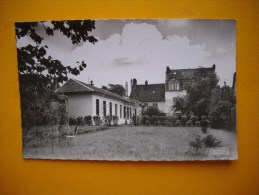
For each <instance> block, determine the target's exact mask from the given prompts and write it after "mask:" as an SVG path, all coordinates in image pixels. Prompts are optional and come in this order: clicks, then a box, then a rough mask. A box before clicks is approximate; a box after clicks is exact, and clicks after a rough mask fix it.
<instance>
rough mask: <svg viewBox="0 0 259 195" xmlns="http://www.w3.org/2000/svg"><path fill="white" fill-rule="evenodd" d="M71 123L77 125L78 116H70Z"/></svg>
mask: <svg viewBox="0 0 259 195" xmlns="http://www.w3.org/2000/svg"><path fill="white" fill-rule="evenodd" d="M69 125H77V121H76V118H73V117H69Z"/></svg>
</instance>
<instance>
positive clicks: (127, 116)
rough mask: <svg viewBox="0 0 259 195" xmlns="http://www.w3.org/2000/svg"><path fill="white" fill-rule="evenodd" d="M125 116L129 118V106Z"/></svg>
mask: <svg viewBox="0 0 259 195" xmlns="http://www.w3.org/2000/svg"><path fill="white" fill-rule="evenodd" d="M127 118H129V107H127Z"/></svg>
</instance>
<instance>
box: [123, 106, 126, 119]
mask: <svg viewBox="0 0 259 195" xmlns="http://www.w3.org/2000/svg"><path fill="white" fill-rule="evenodd" d="M123 118H126V107H125V106H123Z"/></svg>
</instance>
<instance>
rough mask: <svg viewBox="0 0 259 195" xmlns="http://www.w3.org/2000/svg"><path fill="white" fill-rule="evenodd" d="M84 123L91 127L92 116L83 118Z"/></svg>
mask: <svg viewBox="0 0 259 195" xmlns="http://www.w3.org/2000/svg"><path fill="white" fill-rule="evenodd" d="M84 122H85V124H86V125H88V126H91V125H93V121H92V116H91V115H88V116H85V117H84Z"/></svg>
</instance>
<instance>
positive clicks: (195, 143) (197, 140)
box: [189, 135, 206, 152]
mask: <svg viewBox="0 0 259 195" xmlns="http://www.w3.org/2000/svg"><path fill="white" fill-rule="evenodd" d="M189 145H190V146H191V147H193V148H194V150H195V152H198V150H200V149H202V148H205V146H206V145H205V143H204V142H203V140H202V139H201V136H200V135H196V136H195V137H194V138H193V140H191V141H190V142H189Z"/></svg>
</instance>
